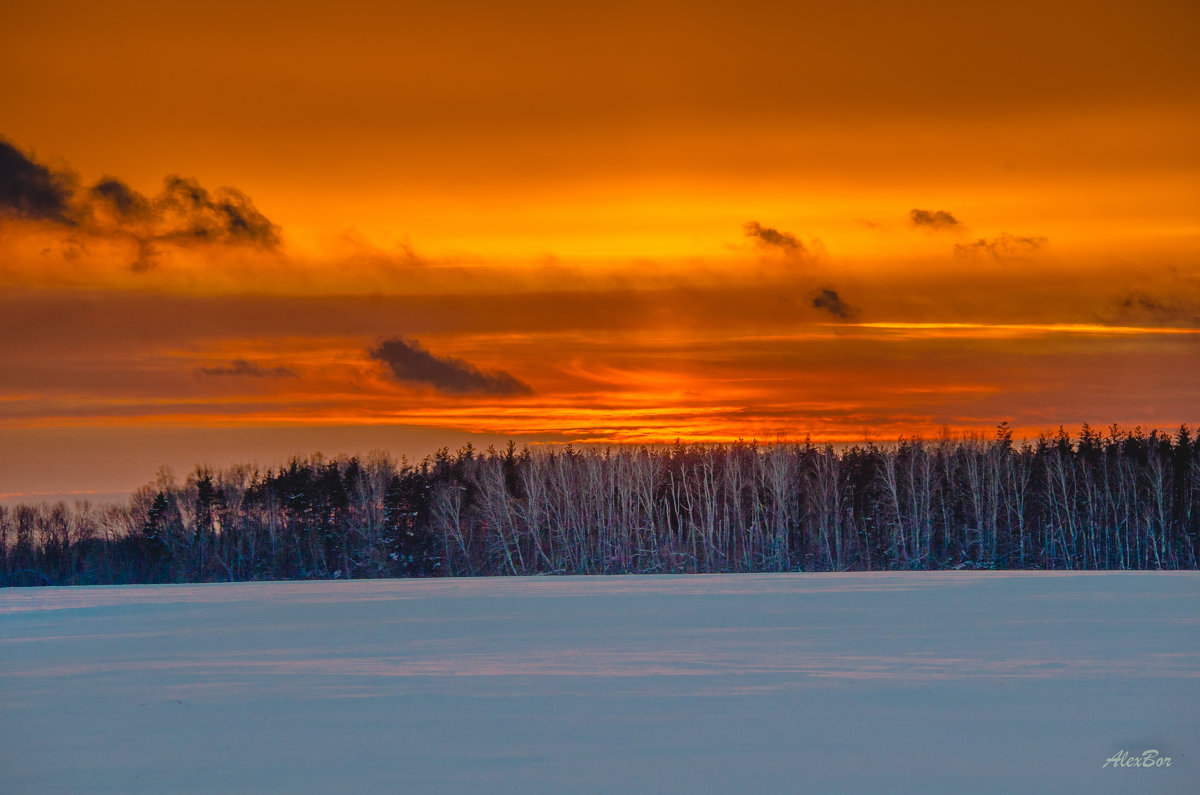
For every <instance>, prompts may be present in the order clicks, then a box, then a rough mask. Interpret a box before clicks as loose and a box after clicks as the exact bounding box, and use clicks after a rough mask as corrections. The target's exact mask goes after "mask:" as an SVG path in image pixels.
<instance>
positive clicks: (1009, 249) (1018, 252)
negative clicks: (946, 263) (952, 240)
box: [954, 232, 1047, 259]
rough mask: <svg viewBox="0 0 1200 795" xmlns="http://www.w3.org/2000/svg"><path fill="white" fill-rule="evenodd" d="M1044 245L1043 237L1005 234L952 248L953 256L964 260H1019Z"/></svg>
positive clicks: (1032, 253) (1045, 241) (1044, 239)
mask: <svg viewBox="0 0 1200 795" xmlns="http://www.w3.org/2000/svg"><path fill="white" fill-rule="evenodd" d="M1046 243H1047V240H1046V238H1044V237H1017V236H1016V235H1010V234H1008V233H1007V232H1005V233H1004V234H1002V235H1000V237H993V238H991V239H990V240H989V239H987V238H982V237H981V238H979V239H978V240H976V241H975V242H974V243H958V244H956V245H955V246H954V255H955V256H956V257H962V258H964V259H976V258H979V257H991V258H992V259H1020V258H1022V257H1030V256H1032V255H1034V254H1036V253H1037V252H1038V250H1039V249H1041V248H1042V246H1044V245H1046Z"/></svg>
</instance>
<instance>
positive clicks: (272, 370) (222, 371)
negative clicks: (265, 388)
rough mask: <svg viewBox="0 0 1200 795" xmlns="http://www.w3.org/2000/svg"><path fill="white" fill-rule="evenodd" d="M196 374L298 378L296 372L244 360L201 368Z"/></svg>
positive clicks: (287, 368)
mask: <svg viewBox="0 0 1200 795" xmlns="http://www.w3.org/2000/svg"><path fill="white" fill-rule="evenodd" d="M198 372H199V373H201V374H202V375H237V376H250V377H252V378H299V376H298V375H297V374H296V371H295V370H292V369H291V368H289V367H263V366H262V365H261V364H259V363H257V362H251V361H248V360H246V359H234V360H233V361H232V362H230V363H229V364H227V365H220V366H218V367H201V368H198Z"/></svg>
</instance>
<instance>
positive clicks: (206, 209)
mask: <svg viewBox="0 0 1200 795" xmlns="http://www.w3.org/2000/svg"><path fill="white" fill-rule="evenodd" d="M155 207H156V209H157V210H158V211H159V213H160V214H161V218H162V220H163V224H164V226H165V229H164V230H163V231H161V232H160V233H159V235H158V237H159V238H161V239H172V240H179V239H191V240H194V241H196V242H200V243H228V244H249V245H257V246H263V247H266V248H272V247H274V246H276V245H278V244H279V227H277V226H275V224H273V223H271V221H270V220H269V219H268V218H267V217H266V216H265V215H263V214H262V213H260V212H259V211H258V210H257V209H256V208H255V206H254V203H253V202H251V201H250V198H249V197H248V196H246V194H244V193H242V192H241V191H239V190H235V189H233V188H218V189H217V190H216V192H214V193H212V194H210V193H209V192H208V191H207V190H205V189H204V188H203V187H202V186H201V185H200V183H199V182H197V181H196V180H194V179H187V178H184V177H180V176H178V175H175V174H172V175H171V176H169V177H167V178H166V179H165V180H163V191H162V193H161V194H159V196H158V198H157V199H156V200H155Z"/></svg>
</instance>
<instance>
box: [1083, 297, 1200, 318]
mask: <svg viewBox="0 0 1200 795" xmlns="http://www.w3.org/2000/svg"><path fill="white" fill-rule="evenodd" d="M1103 319H1104V320H1106V321H1109V322H1121V323H1128V322H1137V323H1154V324H1157V323H1162V324H1167V325H1192V324H1195V323H1200V301H1195V300H1189V299H1188V297H1187V296H1186V295H1176V296H1173V297H1171V298H1160V297H1157V296H1153V295H1150V294H1148V293H1145V292H1141V291H1134V292H1130V293H1127V294H1125V295H1123V296H1121V297H1120V298H1118V299H1117V300H1116V301H1114V302H1113V310H1112V311H1111V312H1109V313H1108V315H1107V316H1105V317H1104V318H1103Z"/></svg>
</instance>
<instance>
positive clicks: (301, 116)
mask: <svg viewBox="0 0 1200 795" xmlns="http://www.w3.org/2000/svg"><path fill="white" fill-rule="evenodd" d="M206 9H207V10H206V11H204V12H203V13H201V12H199V11H196V10H195V9H192V10H187V9H172V8H164V7H161V6H160V5H159V4H153V3H149V2H146V0H130V2H128V3H124V4H120V5H119V6H118V7H114V8H112V9H100V8H98V7H95V6H94V5H92V4H87V3H81V2H74V1H72V2H68V3H67V5H66V7H56V8H54V9H48V8H45V7H43V6H41V5H38V4H34V3H24V2H19V3H17V5H16V6H15V7H14V8H13V9H12V10H11V12H10V13H9V17H10V19H9V20H8V24H6V26H5V30H4V31H2V32H0V42H3V44H4V47H2V48H0V66H3V67H4V68H3V69H0V88H2V89H3V91H4V94H5V97H6V100H5V106H6V107H5V113H3V114H0V329H2V333H0V372H3V373H4V375H3V376H2V377H0V451H2V452H3V453H4V456H0V458H5V459H9V460H10V461H14V462H15V461H20V460H21V459H22V458H23V457H24V458H28V457H30V456H31V455H32V454H33V453H35V452H38V450H37V448H38V446H39V445H44V446H46V449H50V448H51V447H53V446H54V445H60V444H61V445H62V450H63V451H64V453H63V454H64V455H68V454H69V452H66V451H69V450H70V444H69V443H68V441H64V440H69V439H74V440H75V441H76V447H77V449H79V450H88V451H90V452H87V453H86V455H88V456H92V458H91V459H89V460H92V461H93V462H94V464H95V468H96V469H98V470H107V469H108V467H106V466H105V465H104V462H103V455H104V454H103V450H102V448H101V447H96V448H95V449H93V447H92V446H90V445H92V444H93V442H95V440H97V439H101V438H105V439H107V438H108V437H107V436H104V434H106V433H109V432H112V433H119V432H121V431H126V432H127V435H128V440H129V441H128V444H130V445H132V446H133V447H135V448H137V449H138V450H140V453H137V454H136V455H135V454H134V453H133V452H131V453H130V457H129V459H128V460H127V461H126V462H125V463H123V464H122V465H121V468H119V469H120V472H117V471H116V469H114V470H113V471H112V472H111V473H106V474H97V475H95V477H94V478H92V479H87V478H91V477H92V476H91V475H88V476H87V477H84V476H81V475H80V474H79V473H78V472H75V473H73V474H70V475H68V474H63V473H59V472H57V471H55V470H54V468H53V467H52V466H50V465H49V464H47V465H46V466H44V467H42V468H41V469H37V468H34V469H32V470H30V471H29V472H26V471H24V469H23V468H22V467H21V466H20V465H19V464H16V463H10V464H5V465H3V466H0V493H3V494H13V493H18V492H20V493H25V492H31V493H32V492H47V493H54V492H62V493H66V492H70V491H79V492H87V491H88V490H93V491H95V490H99V491H109V490H115V488H126V487H128V486H129V485H131V484H132V485H136V484H137V483H141V482H144V481H145V480H146V478H147V476H148V475H149V474H151V473H152V472H153V471H154V469H155V467H156V466H157V464H158V463H162V462H159V461H156V460H155V457H156V456H157V457H160V458H161V457H163V455H164V453H163V450H164V449H165V448H163V447H161V446H160V447H152V446H149V443H148V442H146V441H145V438H148V437H146V434H158V433H170V434H174V436H173V437H172V438H175V439H177V441H178V444H179V445H180V446H179V447H178V455H179V456H180V459H179V460H183V461H186V460H188V456H189V455H190V456H191V457H192V458H198V457H201V456H208V457H209V458H210V459H213V458H215V459H216V460H219V461H226V460H232V459H235V458H237V457H238V456H245V455H246V454H248V453H252V452H254V451H256V450H258V449H259V448H256V447H254V444H256V442H252V441H251V439H253V438H258V437H256V436H255V434H256V433H258V432H260V431H261V432H266V431H267V430H270V431H271V433H278V434H279V435H278V436H272V437H271V439H272V440H273V441H272V442H271V444H272V445H274V446H268V447H264V448H262V451H263V454H264V455H267V454H271V455H273V454H275V453H274V451H278V450H281V449H282V450H304V449H310V450H311V451H313V452H315V451H316V449H319V447H320V446H322V445H323V446H326V447H327V448H328V447H332V448H333V449H336V450H344V451H348V452H352V451H355V450H358V449H360V448H361V447H362V446H363V445H369V444H370V442H369V437H366V436H364V435H363V434H362V433H360V432H359V430H358V429H375V430H378V431H379V432H380V434H383V431H385V430H386V431H388V433H392V432H395V434H400V435H387V436H386V438H387V439H389V440H391V441H388V442H387V444H389V445H392V444H394V445H397V447H396V448H395V451H396V452H398V453H404V454H408V455H412V456H417V457H419V456H420V455H421V454H422V453H423V452H429V451H430V448H431V446H433V449H436V448H437V447H440V446H442V445H441V444H438V442H437V440H438V439H446V440H457V441H462V440H464V439H469V438H475V437H478V438H480V439H488V440H492V439H498V438H513V439H515V440H516V441H517V442H518V443H526V442H527V443H532V444H543V443H627V442H633V443H663V442H670V441H673V440H674V439H676V438H678V439H681V440H683V441H700V442H719V441H733V440H736V439H739V438H741V439H753V438H758V439H760V440H772V439H777V438H792V439H796V438H804V437H806V436H807V437H811V438H812V439H814V440H820V441H838V442H845V441H852V440H856V439H863V438H866V437H871V438H876V439H887V438H896V437H898V436H901V435H903V436H909V437H911V436H915V435H921V436H925V437H933V436H936V435H937V434H940V433H942V432H943V431H944V430H949V431H950V432H953V433H976V432H989V431H990V430H991V429H993V428H994V427H995V426H996V424H997V423H999V422H1001V421H1007V422H1008V423H1009V425H1010V426H1011V427H1012V428H1013V429H1014V431H1015V432H1017V433H1018V434H1024V435H1026V436H1028V437H1029V438H1033V437H1035V436H1036V435H1037V434H1038V433H1039V432H1043V431H1044V432H1053V430H1054V429H1056V428H1057V427H1058V426H1060V425H1062V426H1066V427H1068V428H1078V427H1079V426H1080V425H1081V424H1082V423H1084V422H1090V423H1092V424H1093V425H1095V426H1097V427H1107V426H1108V425H1110V424H1112V423H1118V424H1120V425H1122V426H1125V427H1134V426H1143V427H1147V428H1160V429H1174V428H1178V427H1179V426H1180V425H1181V424H1194V423H1196V422H1197V420H1198V417H1200V412H1198V411H1197V408H1198V407H1200V367H1198V366H1197V362H1200V336H1197V335H1200V193H1198V192H1197V191H1196V187H1195V186H1196V185H1197V184H1200V159H1197V157H1196V152H1197V151H1198V150H1197V147H1196V145H1195V144H1196V141H1197V140H1200V106H1198V105H1197V103H1196V99H1195V98H1196V96H1198V95H1200V78H1198V77H1197V75H1200V61H1198V57H1197V55H1196V52H1195V47H1194V41H1195V38H1196V33H1197V32H1200V10H1198V9H1197V7H1196V6H1195V4H1194V3H1185V2H1173V1H1171V0H1158V2H1153V3H1151V4H1150V5H1149V6H1147V5H1146V4H1144V3H1142V4H1134V3H1131V2H1130V3H1118V4H1116V5H1111V4H1110V5H1109V6H1106V7H1105V9H1103V10H1101V9H1097V8H1095V7H1094V6H1093V5H1088V4H1084V3H1081V2H1073V1H1072V2H1065V1H1064V2H1055V3H1049V4H1046V3H1032V2H1030V3H1025V2H1018V3H1015V4H1013V3H1006V4H1004V5H999V4H996V5H995V6H994V7H993V6H991V5H989V4H984V5H982V6H972V7H970V8H964V7H962V6H961V4H954V3H950V2H948V0H947V1H946V2H943V1H942V0H930V2H927V3H923V4H919V7H913V8H899V7H896V6H894V5H892V4H886V3H872V2H867V3H864V4H851V5H849V6H846V7H838V8H820V9H816V8H796V7H791V6H786V5H782V6H781V5H779V4H775V3H771V2H766V1H765V0H764V1H763V2H757V3H754V4H752V5H751V6H750V7H745V5H744V4H742V5H739V6H736V7H734V6H726V5H722V4H701V5H700V6H696V5H694V4H678V3H675V2H666V3H657V4H651V5H650V6H645V5H644V4H625V3H617V4H616V5H612V4H605V6H603V7H600V6H592V5H588V4H583V5H573V6H571V7H569V8H568V7H562V6H561V4H553V5H552V4H548V3H541V2H533V3H522V4H515V3H499V4H497V3H482V2H479V1H478V0H454V2H451V3H449V4H448V5H445V6H444V7H442V6H439V7H438V8H433V7H429V8H426V7H421V8H417V7H409V6H408V5H407V4H399V5H396V4H390V3H381V2H375V1H374V0H354V2H351V3H348V4H344V5H342V6H339V7H338V9H337V11H336V13H335V12H334V11H332V10H331V9H329V8H326V7H325V6H324V5H322V4H320V3H300V4H298V5H296V6H294V7H293V8H291V9H290V10H289V12H288V13H287V14H282V15H281V14H279V13H278V12H277V11H276V10H275V9H274V8H272V7H269V6H268V5H266V4H256V3H249V4H245V3H239V4H232V3H227V2H224V0H218V2H217V3H216V4H215V5H211V6H210V7H206ZM230 19H236V20H238V22H237V25H232V26H231V25H230V24H228V20H230ZM1081 20H1085V21H1086V24H1083V23H1082V22H1081ZM984 21H986V23H987V24H986V25H985V24H982V23H983V22H984ZM1035 23H1036V24H1035ZM1112 41H1120V42H1121V47H1119V48H1114V47H1112V46H1110V44H1109V42H1112ZM1014 42H1016V43H1020V52H1021V57H1020V58H1013V57H1012V54H1013V52H1014V50H1013V44H1014ZM47 53H50V54H52V56H53V57H46V54H47ZM162 64H170V67H169V68H159V65H162ZM185 98H186V99H185ZM222 186H231V187H230V189H226V188H223V187H222ZM206 429H208V430H214V431H215V430H217V429H219V430H221V433H222V434H224V435H221V436H220V438H221V439H224V440H226V442H227V443H228V445H229V452H228V455H221V454H216V453H214V452H213V450H211V449H209V448H207V447H203V446H198V445H197V442H196V440H195V437H194V435H193V432H202V431H204V430H206ZM383 435H386V434H383ZM401 437H403V438H405V439H420V440H421V441H420V443H419V444H417V443H415V442H414V443H413V445H415V446H406V445H408V444H409V443H408V442H398V441H395V440H397V439H400V438H401ZM156 438H157V437H156ZM380 438H383V436H381V437H380ZM237 439H242V440H244V442H245V443H244V444H243V443H242V442H238V441H236V440H237ZM89 440H91V441H89ZM339 440H340V441H339ZM454 443H455V441H448V442H447V444H449V445H450V446H453V445H454ZM97 444H98V443H97ZM138 445H142V446H141V447H138ZM189 445H190V446H189ZM54 449H59V448H54ZM80 455H84V453H82V452H81V453H80ZM123 460H124V459H123ZM110 487H113V488H110Z"/></svg>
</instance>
